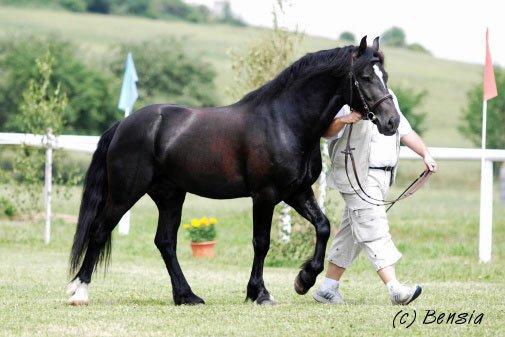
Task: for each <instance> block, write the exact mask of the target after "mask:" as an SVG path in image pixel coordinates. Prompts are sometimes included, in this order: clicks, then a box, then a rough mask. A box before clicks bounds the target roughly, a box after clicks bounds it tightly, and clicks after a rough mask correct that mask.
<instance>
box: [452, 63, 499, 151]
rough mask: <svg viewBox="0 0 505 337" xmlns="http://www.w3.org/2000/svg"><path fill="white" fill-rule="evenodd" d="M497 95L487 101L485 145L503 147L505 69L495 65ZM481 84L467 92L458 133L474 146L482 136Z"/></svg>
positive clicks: (478, 144) (479, 144) (496, 147)
mask: <svg viewBox="0 0 505 337" xmlns="http://www.w3.org/2000/svg"><path fill="white" fill-rule="evenodd" d="M495 79H496V87H497V89H498V93H499V94H498V96H497V97H495V98H493V99H491V100H488V102H487V130H486V131H487V136H486V147H487V148H493V149H504V148H505V132H503V130H505V113H504V111H505V95H503V94H502V93H503V92H504V91H503V90H504V89H505V70H503V69H502V68H498V67H495ZM482 100H483V93H482V84H481V83H479V84H477V85H475V86H474V87H473V88H472V89H471V90H470V91H469V92H468V93H467V105H466V107H465V108H464V109H463V124H462V125H461V126H460V127H459V131H460V133H461V134H462V135H463V136H464V137H465V138H469V139H470V140H471V141H472V142H473V143H474V144H475V145H476V146H479V147H480V146H481V142H482V140H481V137H482Z"/></svg>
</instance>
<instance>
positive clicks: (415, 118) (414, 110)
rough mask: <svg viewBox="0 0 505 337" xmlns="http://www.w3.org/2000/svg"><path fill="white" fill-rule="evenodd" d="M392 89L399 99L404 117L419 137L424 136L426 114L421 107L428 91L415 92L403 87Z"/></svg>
mask: <svg viewBox="0 0 505 337" xmlns="http://www.w3.org/2000/svg"><path fill="white" fill-rule="evenodd" d="M392 89H393V91H394V93H395V95H396V98H398V103H399V105H400V110H401V111H402V113H403V115H404V116H405V118H407V120H408V121H409V123H410V125H411V126H412V128H413V129H414V130H415V131H416V132H417V133H418V134H419V135H422V134H423V132H424V131H425V126H424V120H425V118H426V112H425V111H423V110H421V108H420V106H421V104H422V102H423V100H424V98H425V97H426V94H427V92H426V90H423V91H419V92H415V91H414V90H413V89H411V88H406V87H402V86H395V87H394V88H392Z"/></svg>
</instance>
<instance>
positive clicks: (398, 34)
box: [381, 27, 406, 47]
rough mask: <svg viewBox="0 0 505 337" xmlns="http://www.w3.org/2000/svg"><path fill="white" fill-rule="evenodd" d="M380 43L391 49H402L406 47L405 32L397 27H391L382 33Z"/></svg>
mask: <svg viewBox="0 0 505 337" xmlns="http://www.w3.org/2000/svg"><path fill="white" fill-rule="evenodd" d="M381 42H382V43H384V44H386V45H389V46H393V47H404V46H405V45H406V42H405V32H404V31H403V29H401V28H399V27H391V28H390V29H388V30H386V31H385V32H384V33H382V36H381Z"/></svg>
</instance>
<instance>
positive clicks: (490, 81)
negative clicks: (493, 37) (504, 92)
mask: <svg viewBox="0 0 505 337" xmlns="http://www.w3.org/2000/svg"><path fill="white" fill-rule="evenodd" d="M488 37H489V29H486V65H485V66H484V87H483V93H484V100H485V101H487V100H489V99H491V98H493V97H496V96H498V91H497V90H496V80H495V78H494V70H493V61H491V53H490V52H489V38H488Z"/></svg>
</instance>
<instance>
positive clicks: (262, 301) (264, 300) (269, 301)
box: [254, 294, 277, 305]
mask: <svg viewBox="0 0 505 337" xmlns="http://www.w3.org/2000/svg"><path fill="white" fill-rule="evenodd" d="M254 304H257V305H276V304H277V302H276V301H275V298H274V297H273V296H272V295H270V294H265V295H260V296H258V298H257V299H256V301H254Z"/></svg>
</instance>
